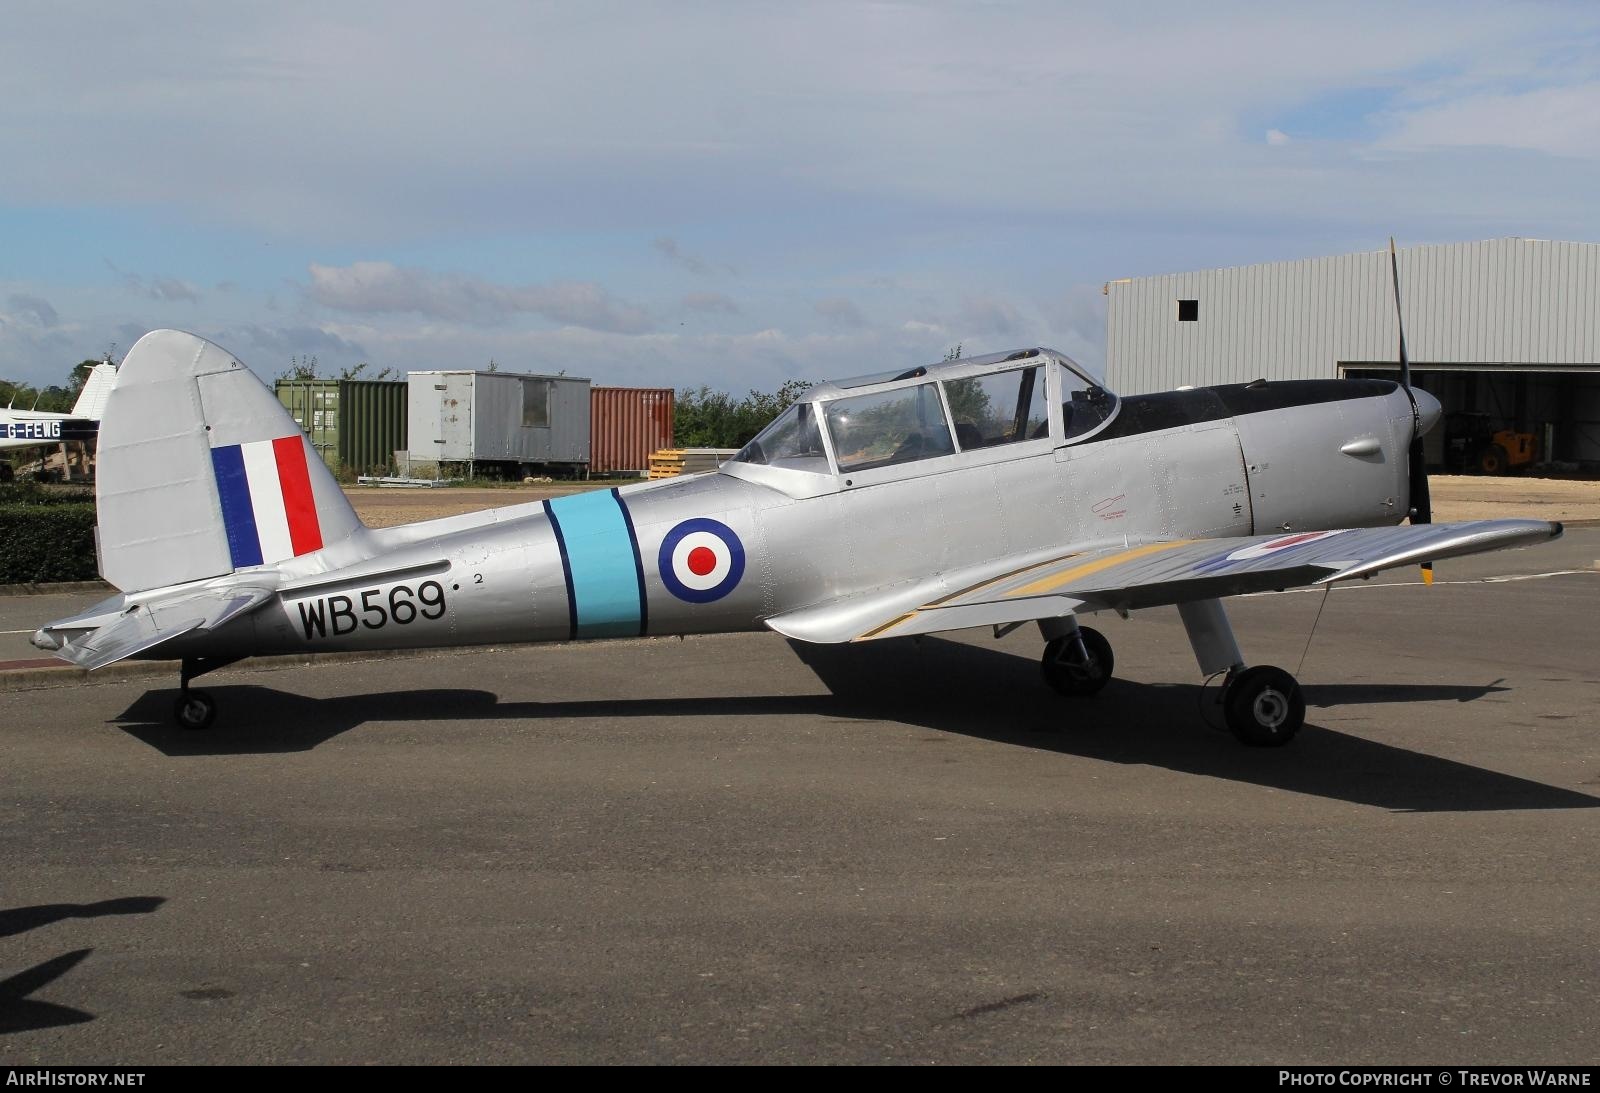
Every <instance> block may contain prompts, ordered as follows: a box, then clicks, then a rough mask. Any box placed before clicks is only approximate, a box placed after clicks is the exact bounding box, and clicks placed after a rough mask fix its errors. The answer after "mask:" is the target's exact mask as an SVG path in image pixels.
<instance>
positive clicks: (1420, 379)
mask: <svg viewBox="0 0 1600 1093" xmlns="http://www.w3.org/2000/svg"><path fill="white" fill-rule="evenodd" d="M1339 374H1340V375H1341V376H1346V377H1349V378H1352V379H1359V378H1363V377H1366V378H1373V379H1390V380H1397V379H1399V378H1400V369H1399V367H1398V366H1397V365H1394V364H1382V363H1377V362H1370V361H1361V362H1344V361H1341V362H1340V363H1339ZM1411 380H1412V382H1413V383H1414V384H1416V386H1418V387H1420V388H1422V389H1423V390H1424V391H1427V392H1428V393H1429V394H1431V395H1433V397H1434V398H1436V399H1438V400H1439V402H1440V404H1441V405H1442V406H1443V407H1444V418H1443V420H1442V422H1441V424H1440V425H1439V427H1438V428H1435V429H1434V430H1433V431H1432V432H1431V433H1429V434H1428V435H1427V437H1426V438H1425V439H1424V441H1423V450H1424V453H1425V454H1426V456H1427V459H1428V469H1429V470H1433V471H1442V472H1444V473H1448V474H1462V473H1467V474H1474V473H1476V474H1504V473H1512V472H1516V471H1521V470H1527V469H1529V468H1531V467H1535V466H1549V465H1552V464H1554V465H1555V466H1556V467H1557V468H1558V469H1561V470H1569V471H1570V470H1581V471H1584V472H1588V473H1596V472H1600V364H1595V365H1586V366H1572V365H1566V366H1551V367H1549V368H1540V367H1537V366H1529V365H1517V366H1514V367H1507V366H1503V365H1501V366H1496V365H1486V364H1413V365H1412V366H1411ZM1502 453H1503V454H1502Z"/></svg>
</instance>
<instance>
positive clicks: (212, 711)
mask: <svg viewBox="0 0 1600 1093" xmlns="http://www.w3.org/2000/svg"><path fill="white" fill-rule="evenodd" d="M216 718H217V702H216V699H214V698H212V697H211V696H210V695H208V694H206V693H205V692H204V691H185V692H183V693H182V694H180V695H179V696H178V701H177V702H175V703H173V704H172V719H173V720H174V721H176V722H177V723H178V728H180V729H188V730H190V731H191V732H199V731H201V730H202V729H209V728H210V727H211V722H213V721H215V720H216Z"/></svg>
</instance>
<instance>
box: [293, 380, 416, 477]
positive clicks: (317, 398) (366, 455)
mask: <svg viewBox="0 0 1600 1093" xmlns="http://www.w3.org/2000/svg"><path fill="white" fill-rule="evenodd" d="M274 389H275V390H276V391H277V395H278V401H279V402H281V403H282V404H283V406H284V408H285V409H287V410H288V411H289V416H290V417H292V418H294V420H295V423H296V424H297V425H299V426H300V428H301V429H302V430H303V431H304V432H305V434H306V436H308V437H309V438H310V439H311V446H312V447H313V448H315V449H316V450H317V454H318V455H320V456H321V457H322V461H323V462H324V463H326V464H327V465H328V469H329V470H332V471H333V472H334V473H336V474H337V473H338V472H340V471H341V470H348V471H349V472H350V473H352V474H372V473H377V474H390V473H392V472H393V469H394V453H395V452H396V451H404V450H405V447H406V385H405V383H404V382H403V381H400V380H335V379H325V380H324V379H313V380H289V379H281V380H279V381H278V382H277V384H276V385H275V388H274Z"/></svg>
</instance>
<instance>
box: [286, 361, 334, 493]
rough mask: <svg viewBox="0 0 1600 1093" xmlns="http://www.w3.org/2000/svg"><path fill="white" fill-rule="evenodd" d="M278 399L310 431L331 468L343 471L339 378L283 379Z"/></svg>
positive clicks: (308, 434)
mask: <svg viewBox="0 0 1600 1093" xmlns="http://www.w3.org/2000/svg"><path fill="white" fill-rule="evenodd" d="M273 390H274V391H275V392H276V393H277V395H278V401H279V402H280V403H282V404H283V408H284V409H285V410H288V411H289V416H290V417H292V418H294V423H295V424H296V425H298V426H300V431H301V432H303V433H305V434H306V437H307V438H308V439H309V440H310V441H311V446H312V447H313V448H315V449H316V451H317V454H318V455H320V456H321V457H322V461H323V462H324V463H326V464H327V465H328V469H329V470H331V471H333V472H335V473H337V472H338V470H339V381H338V380H289V379H281V380H279V381H278V382H277V383H276V384H274V385H273Z"/></svg>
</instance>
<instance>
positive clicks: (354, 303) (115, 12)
mask: <svg viewBox="0 0 1600 1093" xmlns="http://www.w3.org/2000/svg"><path fill="white" fill-rule="evenodd" d="M6 23H7V27H6V33H5V34H4V35H0V377H3V378H8V379H15V380H23V381H27V382H33V383H51V382H60V381H61V380H62V379H63V378H64V377H65V375H66V372H67V370H68V369H69V368H70V366H71V365H72V364H74V363H75V362H77V361H78V360H81V359H83V358H85V357H98V356H100V355H101V354H102V353H104V352H105V351H107V349H108V348H110V347H111V346H112V345H113V344H114V345H115V347H116V352H117V353H118V354H119V355H120V354H121V353H122V352H124V351H126V349H127V348H128V347H129V346H130V345H131V344H132V343H133V342H134V341H135V340H136V339H137V338H138V337H139V335H140V334H141V333H143V332H144V331H146V330H149V329H152V328H155V327H160V326H175V327H179V328H182V329H188V330H193V331H195V332H197V333H200V334H203V335H205V336H207V337H210V338H212V339H214V340H216V341H218V342H220V343H221V344H223V345H225V346H227V347H228V348H230V349H231V350H233V352H234V353H236V354H237V355H239V356H240V358H241V359H243V360H244V361H246V363H248V364H250V365H251V366H252V367H253V368H254V369H255V370H256V371H257V372H258V373H260V374H262V375H263V376H265V377H271V376H272V375H274V374H276V373H278V372H281V371H283V370H284V369H285V368H287V366H288V365H289V360H290V357H291V356H300V355H304V354H314V355H316V356H317V357H318V359H319V361H320V362H321V364H322V365H323V367H324V369H337V368H339V367H342V366H347V365H352V364H355V363H357V362H359V361H369V362H371V363H372V364H373V365H374V366H375V367H382V366H386V365H387V366H392V367H394V368H395V369H397V370H399V371H404V370H406V369H408V368H424V367H426V368H438V367H484V366H486V365H487V363H488V361H489V360H490V359H491V358H493V359H494V360H496V361H497V362H498V363H499V365H500V366H501V367H502V368H504V369H508V370H525V371H558V370H565V371H566V372H568V373H569V374H574V375H588V376H591V377H593V378H594V379H595V380H596V381H597V382H604V383H620V384H637V385H649V386H658V385H659V386H675V387H684V386H698V385H699V384H702V383H704V384H710V385H712V386H714V387H720V388H725V389H729V390H734V391H742V390H744V389H747V388H750V387H758V388H763V389H770V388H774V387H776V386H777V385H778V384H779V383H781V382H782V381H783V380H785V379H787V378H790V377H799V378H806V379H813V380H818V379H823V378H826V377H829V376H837V375H847V374H857V373H862V372H870V371H878V370H883V369H886V368H892V367H898V366H901V365H903V364H911V363H920V362H925V361H927V360H932V359H937V358H938V357H940V356H942V355H943V353H944V351H945V350H946V349H947V348H948V347H949V346H951V345H955V344H957V343H961V344H963V345H964V346H966V347H967V350H968V351H969V352H974V353H976V352H986V351H995V350H1000V349H1009V348H1015V347H1019V346H1024V345H1035V344H1046V345H1053V346H1056V347H1057V348H1060V349H1063V350H1066V351H1067V352H1069V353H1071V354H1073V355H1075V356H1077V357H1079V358H1080V359H1081V360H1083V361H1084V362H1085V363H1087V364H1090V365H1092V366H1093V365H1098V364H1099V363H1100V361H1101V358H1102V356H1103V352H1104V336H1105V331H1104V324H1105V317H1104V300H1103V297H1102V296H1101V293H1100V288H1101V285H1102V284H1103V283H1104V282H1105V281H1106V280H1109V279H1112V278H1117V277H1128V276H1141V275H1146V274H1155V273H1167V272H1177V271H1183V270H1191V269H1201V268H1207V267H1214V266H1227V265H1237V264H1242V263H1248V262H1256V261H1267V260H1281V259H1290V258H1300V257H1308V256H1312V255H1318V254H1331V253H1344V252H1348V251H1355V250H1370V249H1377V248H1378V247H1381V246H1382V245H1384V243H1385V240H1386V238H1387V236H1388V235H1390V234H1394V235H1396V236H1397V237H1398V238H1399V239H1400V241H1401V242H1402V243H1403V244H1404V243H1423V242H1449V241H1456V240H1467V239H1483V238H1491V237H1496V236H1506V235H1520V236H1531V237H1541V238H1559V239H1576V240H1588V241H1594V240H1597V239H1600V200H1597V199H1596V195H1600V6H1597V5H1594V4H1591V3H1574V4H1559V3H1557V4H1518V3H1505V2H1499V3H1492V4H1489V3H1485V4H1473V3H1458V2H1453V3H1393V2H1391V3H1374V4H1365V3H1359V2H1354V3H1346V4H1340V5H1317V6H1312V5H1292V4H1289V5H1286V4H1282V3H1274V4H1234V3H1227V2H1217V3H1211V4H1207V5H1193V4H1167V3H1136V2H1135V3H1127V4H1122V5H1107V4H1104V3H1094V4H1070V3H965V4H943V3H884V4H868V3H851V4H829V3H813V4H805V5H795V4H778V3H771V4H765V3H742V4H696V3H683V4H672V5H654V4H648V5H647V4H612V3H603V2H599V3H597V2H590V3H584V4H532V3H475V2H472V0H463V2H460V3H456V4H453V5H448V6H446V5H439V4H436V3H409V2H405V0H397V2H390V3H381V4H378V3H354V2H343V3H332V4H329V3H298V2H294V0H285V2H280V3H277V4H273V5H255V6H245V5H227V4H204V3H179V2H163V0H148V2H145V3H141V4H137V5H128V4H110V3H99V4H96V3H72V2H70V0H55V2H51V3H34V2H32V0H13V3H11V4H9V5H8V6H7V16H6Z"/></svg>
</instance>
